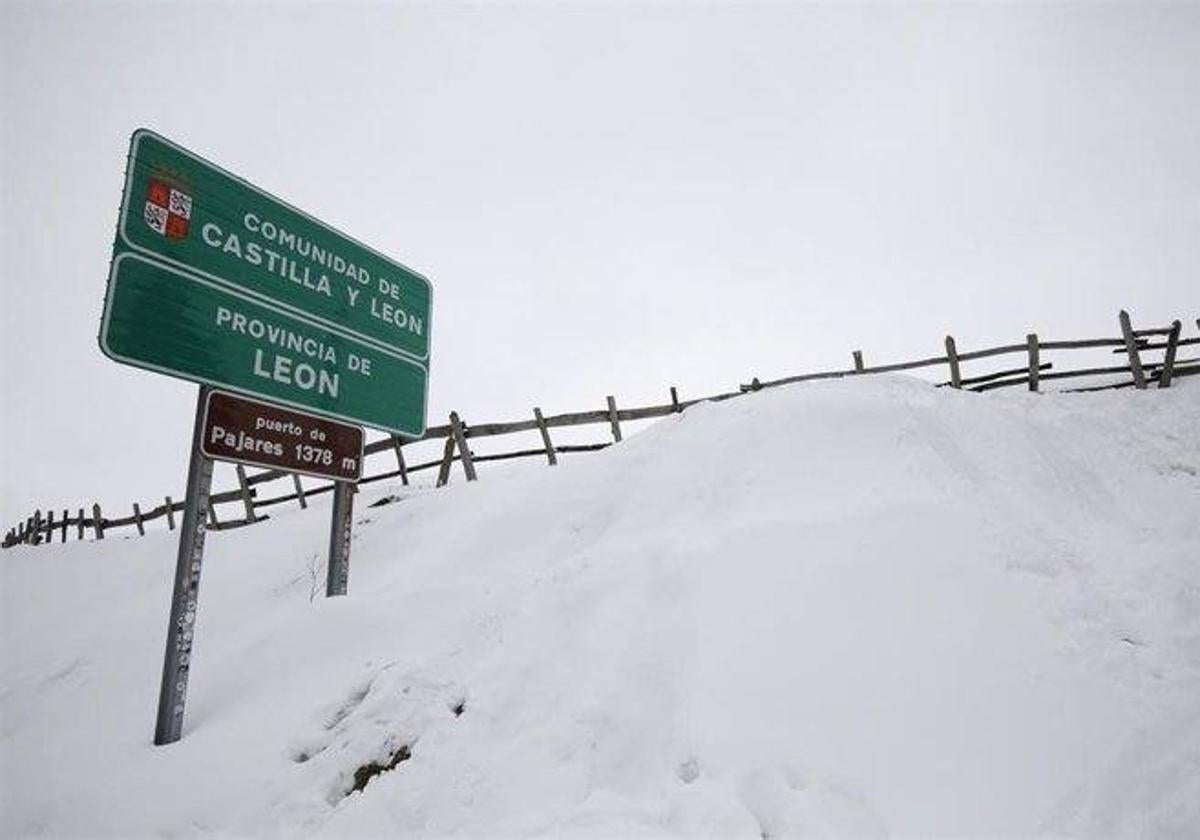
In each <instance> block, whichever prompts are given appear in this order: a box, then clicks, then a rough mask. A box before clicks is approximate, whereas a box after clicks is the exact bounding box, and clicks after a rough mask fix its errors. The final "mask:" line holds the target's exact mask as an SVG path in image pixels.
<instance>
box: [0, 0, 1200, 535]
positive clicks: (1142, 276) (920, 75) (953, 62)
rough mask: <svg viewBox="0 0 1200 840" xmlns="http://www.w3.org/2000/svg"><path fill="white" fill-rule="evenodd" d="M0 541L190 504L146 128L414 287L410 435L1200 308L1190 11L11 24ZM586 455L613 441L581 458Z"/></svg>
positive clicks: (552, 14) (96, 10)
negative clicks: (132, 259)
mask: <svg viewBox="0 0 1200 840" xmlns="http://www.w3.org/2000/svg"><path fill="white" fill-rule="evenodd" d="M0 68H2V69H0V96H2V99H0V266H2V268H0V284H2V286H0V288H2V292H3V294H2V297H0V319H2V320H0V329H2V332H3V334H2V344H0V353H2V359H0V361H2V372H0V377H2V378H0V426H2V428H0V432H2V434H0V440H2V442H3V443H2V448H0V480H2V484H0V532H2V531H5V530H7V529H8V527H10V526H11V525H13V524H15V521H16V519H17V518H18V517H24V516H25V515H26V514H27V513H29V512H30V511H31V510H32V509H33V508H34V507H42V508H46V507H47V506H50V507H55V508H58V509H60V510H61V508H63V507H70V508H71V509H72V510H74V509H75V508H77V507H79V506H81V505H90V503H91V502H92V501H93V500H98V501H100V502H101V504H102V505H104V507H105V511H106V513H108V514H109V515H110V516H115V515H124V514H125V513H127V512H128V510H129V504H130V502H131V501H133V500H134V499H138V500H144V501H149V500H151V499H155V498H161V496H162V495H164V494H167V493H171V494H173V495H175V496H177V497H178V496H179V495H180V493H181V489H182V485H183V479H184V472H185V465H186V457H187V452H186V446H187V443H188V439H189V435H190V430H191V418H192V412H193V409H194V403H195V391H196V386H195V385H192V384H190V383H185V382H182V381H179V380H173V379H170V378H167V377H164V376H160V375H155V374H150V373H146V372H142V371H139V370H135V369H133V368H129V367H123V366H120V365H117V364H115V363H113V362H111V361H109V360H108V359H106V358H104V357H103V356H102V355H101V353H100V351H99V349H98V347H97V344H96V333H97V330H98V326H99V319H100V310H101V305H102V301H103V295H104V283H105V277H106V274H107V268H108V261H109V257H110V250H111V245H112V239H113V234H114V225H115V222H116V215H117V205H118V202H119V199H120V192H121V187H122V173H123V170H124V163H125V154H126V149H127V145H128V139H129V135H130V133H131V132H132V131H133V129H134V128H136V127H138V126H147V127H150V128H153V129H155V130H157V131H159V132H161V133H163V134H165V135H166V136H168V137H170V138H172V139H174V140H175V141H177V142H179V143H181V144H182V145H184V146H187V147H189V148H191V149H193V150H195V151H196V152H198V153H200V154H202V155H204V156H206V157H208V158H209V159H211V160H213V161H215V162H217V163H219V164H221V165H223V166H225V167H227V168H229V169H231V170H232V171H234V172H236V173H238V174H240V175H242V176H243V177H245V178H247V179H249V180H250V181H252V182H254V183H256V184H258V185H260V186H262V187H263V188H265V189H267V190H269V191H271V192H273V193H275V194H276V195H279V196H281V197H282V198H285V199H287V200H288V201H290V202H291V203H293V204H295V205H297V206H299V207H301V208H303V209H304V210H307V211H308V212H310V213H312V214H313V215H315V216H317V217H318V218H321V219H323V220H325V221H327V222H329V223H331V224H333V225H335V226H337V227H339V228H341V229H342V230H344V231H346V232H347V233H349V234H351V235H353V236H355V237H356V238H358V239H361V240H362V241H364V242H367V243H369V244H371V245H372V246H374V247H376V248H377V249H378V250H381V251H383V252H384V253H387V254H389V255H391V256H393V257H395V258H396V259H398V260H400V261H402V262H405V263H407V264H408V265H410V266H412V267H413V268H416V269H418V270H420V271H421V272H423V273H425V274H426V275H428V276H429V277H431V278H432V280H433V283H434V288H435V299H434V334H433V369H432V378H431V393H430V400H431V402H430V411H429V417H430V422H431V423H436V422H442V420H443V419H444V417H445V415H446V413H447V412H448V411H449V410H450V409H451V408H454V409H457V410H459V411H460V412H461V413H463V414H464V416H465V417H466V418H467V419H468V420H472V419H473V420H475V421H482V420H497V419H508V418H516V417H525V416H527V414H528V412H529V409H530V407H531V406H532V405H534V404H539V405H541V406H542V408H543V409H544V410H546V411H547V412H548V413H549V412H557V411H566V410H583V409H586V408H600V407H602V405H603V398H604V395H605V394H609V393H612V394H615V395H616V396H617V399H618V402H619V403H621V404H625V405H631V404H634V403H643V402H649V401H652V400H653V401H659V400H661V399H663V398H664V397H665V395H666V390H667V386H669V385H671V384H675V385H678V386H679V387H680V389H681V393H682V394H683V395H684V396H685V397H686V396H693V395H697V394H703V393H711V392H715V391H719V390H727V389H729V388H732V387H734V386H736V384H737V383H738V382H744V381H748V380H749V378H750V377H751V376H752V375H755V374H758V375H760V376H763V377H774V376H780V375H785V374H788V373H794V372H800V371H805V370H815V369H826V368H830V367H845V366H847V365H848V364H849V360H850V356H849V354H850V351H851V350H852V349H854V348H862V349H863V350H864V351H865V353H866V357H867V361H868V363H870V362H873V361H874V362H884V361H897V360H902V359H905V358H911V357H915V356H918V355H936V354H937V353H939V352H940V349H941V337H942V335H944V334H945V333H946V332H952V333H953V334H954V335H955V336H956V338H957V339H958V343H959V347H960V349H971V348H972V347H978V346H981V345H984V344H993V343H1001V342H1010V341H1020V340H1023V337H1024V335H1025V333H1026V332H1027V331H1030V330H1036V331H1037V332H1039V334H1041V335H1042V336H1043V337H1045V338H1073V337H1081V336H1083V335H1098V334H1101V333H1108V334H1111V333H1112V332H1113V331H1114V330H1115V319H1116V312H1117V310H1118V309H1119V308H1121V307H1123V306H1124V307H1128V308H1130V309H1131V310H1132V311H1133V313H1134V316H1135V320H1136V321H1137V322H1138V323H1141V324H1149V323H1153V324H1156V325H1157V324H1163V323H1167V322H1168V321H1169V320H1170V319H1171V318H1174V317H1180V318H1187V319H1189V320H1188V321H1185V323H1188V324H1189V327H1188V329H1189V331H1191V330H1194V328H1195V327H1194V324H1192V323H1191V320H1194V318H1196V317H1197V316H1198V315H1200V234H1198V232H1200V155H1198V154H1197V149H1200V107H1198V105H1197V103H1198V102H1200V5H1196V4H1189V5H1170V6H1166V5H1164V6H1159V5H1148V4H1130V5H1123V6H1100V5H1093V4H1086V3H1073V4H1069V5H1054V6H1034V5H1027V4H1021V5H995V6H979V5H954V6H938V5H920V6H908V5H896V4H888V5H880V6H838V5H790V4H787V5H785V4H769V5H746V4H739V5H737V6H732V5H731V6H719V5H710V4H701V5H698V4H663V3H655V4H632V3H622V4H590V3H588V4H572V5H554V4H529V5H521V6H511V5H504V6H501V5H491V4H474V5H470V6H467V5H448V4H429V5H425V4H423V5H408V4H378V5H361V4H353V5H351V4H332V3H330V4H323V5H320V4H305V5H291V4H279V5H269V6H268V5H254V4H248V3H247V4H228V5H225V4H221V5H218V4H176V3H167V4H164V3H121V4H115V3H112V4H92V5H61V4H55V3H35V4H12V3H7V4H4V5H2V6H0ZM601 436H602V435H601Z"/></svg>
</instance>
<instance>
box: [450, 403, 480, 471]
mask: <svg viewBox="0 0 1200 840" xmlns="http://www.w3.org/2000/svg"><path fill="white" fill-rule="evenodd" d="M450 434H452V435H453V436H454V443H455V444H456V445H457V446H458V454H459V457H460V458H461V460H462V465H463V472H464V473H466V474H467V481H474V480H475V479H476V477H477V476H476V475H475V462H474V461H472V460H471V448H470V447H469V446H467V435H466V432H465V431H463V422H462V420H461V419H459V416H458V412H457V411H451V412H450Z"/></svg>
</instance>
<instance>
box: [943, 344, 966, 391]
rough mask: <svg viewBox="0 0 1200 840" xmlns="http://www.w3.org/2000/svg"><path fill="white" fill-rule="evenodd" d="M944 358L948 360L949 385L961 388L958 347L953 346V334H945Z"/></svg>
mask: <svg viewBox="0 0 1200 840" xmlns="http://www.w3.org/2000/svg"><path fill="white" fill-rule="evenodd" d="M946 360H947V361H948V362H950V387H951V388H962V373H961V372H960V371H959V369H958V349H957V348H956V347H955V346H954V336H951V335H948V336H946Z"/></svg>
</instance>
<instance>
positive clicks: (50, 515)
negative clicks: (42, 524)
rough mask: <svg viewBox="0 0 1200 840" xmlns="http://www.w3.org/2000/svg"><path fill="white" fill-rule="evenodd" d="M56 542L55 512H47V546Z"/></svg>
mask: <svg viewBox="0 0 1200 840" xmlns="http://www.w3.org/2000/svg"><path fill="white" fill-rule="evenodd" d="M53 540H54V510H53V509H51V510H48V511H46V545H50V543H51V542H52V541H53Z"/></svg>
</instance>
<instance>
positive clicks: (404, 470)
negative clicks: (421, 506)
mask: <svg viewBox="0 0 1200 840" xmlns="http://www.w3.org/2000/svg"><path fill="white" fill-rule="evenodd" d="M400 447H401V442H400V435H392V448H393V449H395V450H396V466H397V467H398V468H399V470H400V483H401V484H403V485H404V486H405V487H407V486H408V467H407V466H405V464H404V453H403V452H402V451H401V449H400Z"/></svg>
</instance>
